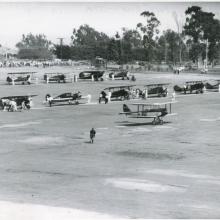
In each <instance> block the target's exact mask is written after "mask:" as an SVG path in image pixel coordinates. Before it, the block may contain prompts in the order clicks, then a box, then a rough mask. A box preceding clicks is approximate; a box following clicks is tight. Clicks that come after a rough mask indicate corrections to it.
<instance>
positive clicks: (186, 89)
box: [173, 81, 205, 94]
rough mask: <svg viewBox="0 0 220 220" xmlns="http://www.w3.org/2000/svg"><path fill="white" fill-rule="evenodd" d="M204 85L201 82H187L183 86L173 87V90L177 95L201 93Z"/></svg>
mask: <svg viewBox="0 0 220 220" xmlns="http://www.w3.org/2000/svg"><path fill="white" fill-rule="evenodd" d="M204 88H205V84H204V83H203V82H202V81H188V82H185V84H184V85H183V86H179V85H175V86H174V87H173V90H174V91H175V92H177V93H183V94H191V93H196V94H198V93H203V92H204Z"/></svg>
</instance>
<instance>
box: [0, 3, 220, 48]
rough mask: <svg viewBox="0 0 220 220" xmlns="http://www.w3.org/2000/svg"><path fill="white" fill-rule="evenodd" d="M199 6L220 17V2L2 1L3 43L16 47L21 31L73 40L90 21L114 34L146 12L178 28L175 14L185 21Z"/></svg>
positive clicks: (163, 26)
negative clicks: (75, 32) (191, 8)
mask: <svg viewBox="0 0 220 220" xmlns="http://www.w3.org/2000/svg"><path fill="white" fill-rule="evenodd" d="M192 5H199V6H201V7H202V9H203V10H204V11H209V12H213V13H215V14H216V18H219V19H220V2H219V3H218V2H202V3H199V2H195V3H191V2H170V3H168V2H145V3H144V2H139V3H138V2H121V3H119V2H96V3H95V2H84V3H77V2H65V3H62V2H30V3H22V2H0V28H1V31H0V44H1V45H3V46H6V47H10V48H15V44H16V43H17V42H19V41H20V40H21V38H22V34H28V33H30V32H31V33H33V34H45V35H46V37H47V39H48V40H51V41H52V42H53V43H59V40H58V38H60V37H63V38H64V43H65V44H69V43H70V37H71V34H72V30H73V28H78V27H79V26H80V25H82V24H88V25H90V26H91V27H93V28H95V29H96V30H98V31H102V32H104V33H106V34H108V35H109V36H114V35H115V33H116V32H117V31H119V32H120V31H121V29H122V28H123V27H126V28H131V29H135V28H136V25H137V23H139V22H143V21H144V19H143V18H142V17H141V16H140V13H141V12H143V11H152V12H154V13H155V15H156V17H157V18H158V19H159V20H160V22H161V25H160V30H161V31H163V30H166V29H173V30H175V31H177V27H176V24H175V20H174V16H173V14H174V13H176V14H177V16H178V19H179V20H180V21H181V22H182V23H184V21H185V16H184V12H185V10H186V9H187V8H188V7H189V6H192Z"/></svg>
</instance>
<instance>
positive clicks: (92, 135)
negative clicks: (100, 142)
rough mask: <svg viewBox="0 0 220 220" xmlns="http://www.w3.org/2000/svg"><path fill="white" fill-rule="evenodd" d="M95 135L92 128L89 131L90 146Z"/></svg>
mask: <svg viewBox="0 0 220 220" xmlns="http://www.w3.org/2000/svg"><path fill="white" fill-rule="evenodd" d="M95 134H96V131H95V129H94V128H92V129H91V130H90V142H91V144H93V141H94V138H95Z"/></svg>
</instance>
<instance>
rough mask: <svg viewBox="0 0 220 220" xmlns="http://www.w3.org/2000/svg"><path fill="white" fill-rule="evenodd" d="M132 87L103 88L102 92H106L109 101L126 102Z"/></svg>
mask: <svg viewBox="0 0 220 220" xmlns="http://www.w3.org/2000/svg"><path fill="white" fill-rule="evenodd" d="M133 86H134V85H127V86H126V85H125V86H112V87H108V88H105V89H104V90H107V91H108V92H109V93H110V94H111V97H110V99H111V100H121V101H123V100H126V99H127V100H128V99H130V94H131V88H132V87H133Z"/></svg>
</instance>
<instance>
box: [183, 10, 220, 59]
mask: <svg viewBox="0 0 220 220" xmlns="http://www.w3.org/2000/svg"><path fill="white" fill-rule="evenodd" d="M185 14H186V16H187V17H186V22H185V26H184V32H185V34H186V35H187V36H188V37H190V38H191V39H192V44H191V53H194V57H195V59H196V60H198V57H199V56H202V54H204V50H205V47H204V46H205V45H206V44H207V42H209V45H208V50H209V53H208V57H209V60H210V61H213V60H214V59H215V58H216V54H217V51H216V50H217V48H218V44H219V41H220V22H219V20H217V19H215V18H214V17H215V14H213V13H211V12H204V11H203V10H202V8H201V7H199V6H192V7H189V8H188V9H187V10H186V11H185ZM195 48H197V49H196V50H195ZM192 50H194V51H192ZM203 58H204V55H203Z"/></svg>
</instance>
